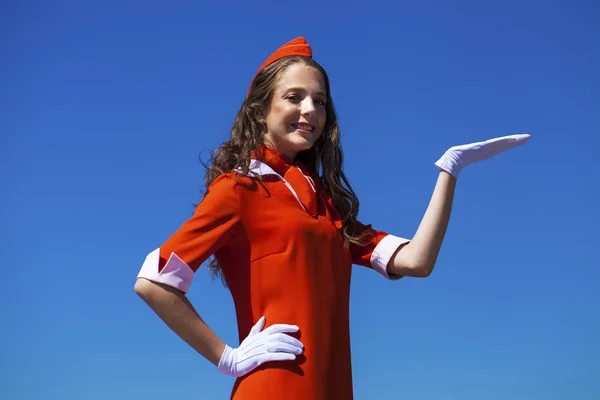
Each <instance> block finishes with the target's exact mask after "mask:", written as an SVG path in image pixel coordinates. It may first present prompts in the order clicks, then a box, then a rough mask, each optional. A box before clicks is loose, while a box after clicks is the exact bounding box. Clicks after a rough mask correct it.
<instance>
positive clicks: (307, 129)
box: [292, 122, 315, 133]
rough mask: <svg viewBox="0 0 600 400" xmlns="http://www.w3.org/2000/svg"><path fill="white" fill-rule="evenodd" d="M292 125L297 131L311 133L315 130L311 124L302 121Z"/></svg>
mask: <svg viewBox="0 0 600 400" xmlns="http://www.w3.org/2000/svg"><path fill="white" fill-rule="evenodd" d="M292 126H293V127H294V129H297V130H299V131H304V132H308V133H312V132H313V131H314V130H315V127H314V126H312V125H311V124H307V123H304V122H300V123H297V124H292Z"/></svg>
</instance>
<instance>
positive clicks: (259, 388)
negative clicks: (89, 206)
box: [139, 148, 408, 400]
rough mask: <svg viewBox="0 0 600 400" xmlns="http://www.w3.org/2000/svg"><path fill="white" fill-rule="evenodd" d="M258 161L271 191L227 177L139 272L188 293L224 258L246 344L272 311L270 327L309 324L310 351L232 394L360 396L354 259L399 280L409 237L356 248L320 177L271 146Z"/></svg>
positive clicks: (239, 383) (305, 336) (304, 329)
mask: <svg viewBox="0 0 600 400" xmlns="http://www.w3.org/2000/svg"><path fill="white" fill-rule="evenodd" d="M250 166H251V170H252V171H253V172H254V173H256V174H260V175H262V177H263V180H264V188H263V187H262V186H261V185H260V184H258V183H257V181H256V180H255V179H253V178H252V177H241V178H240V179H239V180H238V181H237V182H236V179H235V177H236V173H235V172H234V173H230V174H224V175H222V176H220V177H219V178H217V179H216V180H215V181H214V182H213V183H212V185H211V186H210V188H209V192H208V194H207V195H206V197H205V198H204V199H203V200H202V202H201V203H200V204H199V205H198V207H197V209H196V210H195V213H194V215H193V216H192V217H191V218H190V219H189V220H187V221H185V222H184V223H183V225H182V226H181V227H180V228H179V229H178V230H177V231H176V232H175V233H174V234H173V235H172V236H171V237H170V238H169V239H167V241H166V242H165V243H163V244H162V245H161V246H160V248H158V249H156V250H155V251H153V252H152V253H150V254H149V255H148V257H147V258H146V261H145V262H144V265H143V266H142V269H141V271H140V274H139V277H143V278H146V279H150V280H152V281H156V282H161V283H164V284H168V285H171V286H173V287H176V288H178V289H180V290H182V291H183V292H187V290H188V289H189V286H190V283H191V281H192V278H193V274H194V272H195V271H196V270H197V269H198V268H199V266H200V265H201V264H202V263H203V262H204V261H205V260H206V259H207V258H208V257H210V256H211V255H213V254H214V255H215V257H216V259H217V260H218V262H219V264H220V266H221V268H222V271H223V275H224V278H225V280H226V282H227V285H228V287H229V289H230V291H231V295H232V296H233V300H234V304H235V309H236V315H237V325H238V333H239V340H240V342H241V341H242V340H243V339H244V338H245V337H246V336H247V335H248V332H249V331H250V329H251V328H252V326H253V325H254V324H255V323H256V322H257V321H258V319H259V318H260V317H261V316H263V315H264V316H265V317H266V325H265V327H267V326H270V325H273V324H277V323H283V324H294V325H298V326H299V327H300V332H299V334H297V335H296V337H298V338H299V339H300V340H301V341H302V343H303V344H304V349H305V350H304V354H303V355H302V356H300V357H299V358H298V359H297V360H295V361H284V362H272V363H267V364H264V365H263V366H261V367H259V368H257V369H256V370H254V371H252V372H251V373H249V374H247V375H246V376H243V377H241V378H238V379H237V380H236V382H235V385H234V388H233V391H232V397H231V398H232V399H289V400H294V399H298V400H300V399H310V400H326V399H327V400H331V399H336V400H337V399H342V400H344V399H352V368H351V357H350V332H349V331H350V329H349V298H350V278H351V272H352V264H353V263H354V264H358V265H363V266H365V267H368V268H373V269H375V270H377V271H379V272H380V273H381V274H382V275H384V276H385V277H387V278H390V277H388V275H387V272H386V266H387V263H388V261H389V260H390V258H391V257H392V255H393V253H394V252H395V251H396V249H397V248H398V247H399V246H400V245H402V244H404V243H406V242H408V240H407V239H403V238H400V237H396V236H392V235H388V234H386V233H385V232H382V231H375V235H374V237H373V239H372V240H371V242H370V244H369V245H367V246H366V247H358V246H350V247H349V248H347V247H345V246H344V240H343V238H342V235H341V234H340V231H339V229H340V227H341V219H340V215H339V214H338V213H337V211H336V210H335V208H334V207H333V203H332V202H331V200H330V198H329V196H328V194H327V192H326V190H325V188H324V186H323V185H322V183H321V182H320V180H319V178H318V177H317V176H316V175H311V174H309V173H308V172H307V171H306V169H304V171H303V172H304V173H302V167H298V166H296V165H292V164H291V163H290V162H289V161H288V160H287V159H286V158H285V157H284V156H283V155H282V154H280V153H278V152H276V151H275V150H272V149H269V148H267V149H266V152H265V153H264V154H263V156H262V157H261V159H260V160H259V159H253V160H252V163H251V165H250ZM366 228H368V227H367V226H364V225H362V224H359V229H366ZM230 345H231V344H230ZM234 347H235V346H234Z"/></svg>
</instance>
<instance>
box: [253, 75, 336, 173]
mask: <svg viewBox="0 0 600 400" xmlns="http://www.w3.org/2000/svg"><path fill="white" fill-rule="evenodd" d="M326 104H327V93H326V87H325V80H324V79H323V76H322V75H321V73H320V72H319V70H317V69H316V68H314V67H309V66H307V65H304V64H301V63H296V64H293V65H291V66H289V67H288V68H287V69H286V70H285V72H284V73H283V74H282V76H281V79H280V80H279V82H278V84H277V86H276V87H275V90H274V92H273V98H272V100H271V105H270V109H269V113H268V114H267V118H266V122H267V132H266V133H265V135H264V139H265V144H267V145H269V146H271V147H273V148H274V149H275V150H277V151H279V152H280V153H282V154H283V155H285V156H286V157H288V158H289V159H290V160H292V161H293V160H294V159H295V158H296V154H297V153H298V152H299V151H302V150H308V149H310V148H311V147H312V146H313V145H314V144H315V142H316V141H317V139H318V138H319V137H320V136H321V134H322V133H323V128H324V126H325V121H326V119H327V109H326Z"/></svg>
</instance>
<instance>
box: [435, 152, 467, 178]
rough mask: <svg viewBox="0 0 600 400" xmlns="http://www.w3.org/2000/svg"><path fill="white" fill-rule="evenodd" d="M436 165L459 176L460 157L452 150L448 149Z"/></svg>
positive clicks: (456, 176)
mask: <svg viewBox="0 0 600 400" xmlns="http://www.w3.org/2000/svg"><path fill="white" fill-rule="evenodd" d="M435 166H436V167H438V168H439V169H441V170H442V171H446V172H447V173H449V174H451V175H452V176H454V177H455V178H458V174H460V168H461V167H460V159H459V158H458V157H456V155H455V154H454V153H452V152H451V151H450V150H448V151H446V152H445V153H444V155H443V156H442V157H440V159H439V160H437V161H436V162H435Z"/></svg>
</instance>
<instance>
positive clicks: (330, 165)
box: [204, 56, 372, 278]
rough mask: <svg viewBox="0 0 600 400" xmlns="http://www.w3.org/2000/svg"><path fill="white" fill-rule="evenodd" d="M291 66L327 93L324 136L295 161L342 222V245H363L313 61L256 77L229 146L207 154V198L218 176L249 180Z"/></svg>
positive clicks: (295, 59)
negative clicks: (302, 68)
mask: <svg viewBox="0 0 600 400" xmlns="http://www.w3.org/2000/svg"><path fill="white" fill-rule="evenodd" d="M296 63H303V64H305V65H308V66H310V67H313V68H316V69H317V70H318V71H320V72H321V74H322V75H323V79H324V81H325V86H326V90H327V106H326V113H327V117H326V121H325V126H324V128H323V133H322V134H321V136H320V137H319V139H318V140H317V141H316V142H315V144H314V145H313V146H312V147H311V148H310V149H309V150H304V151H300V152H299V153H298V154H297V155H296V159H297V160H298V161H300V162H302V163H303V164H304V165H306V166H307V167H309V168H311V169H312V170H313V171H315V172H316V173H318V174H319V175H320V176H321V180H322V181H323V184H324V186H325V187H326V189H327V191H328V193H329V196H330V197H331V200H332V201H333V205H334V206H335V208H336V210H337V211H338V212H339V213H340V215H341V216H342V228H341V233H342V235H343V238H344V241H345V243H346V245H349V244H351V243H352V244H357V245H364V244H366V239H367V236H368V235H370V234H372V232H371V231H369V230H366V231H363V232H359V233H357V232H355V226H356V222H357V221H356V218H357V215H358V209H359V201H358V197H357V196H356V194H355V193H354V190H353V189H352V187H351V185H350V183H349V182H348V179H347V178H346V176H345V175H344V172H343V170H342V166H343V154H342V148H341V143H340V130H339V127H338V120H337V116H336V113H335V108H334V105H333V99H332V98H331V90H330V84H329V77H328V76H327V73H326V72H325V69H324V68H323V67H322V66H321V65H319V64H318V63H317V62H316V61H314V60H313V59H312V58H308V57H300V56H292V57H285V58H282V59H280V60H278V61H275V62H274V63H272V64H270V65H269V66H268V67H266V68H265V69H263V70H262V71H261V72H259V73H258V74H257V75H256V77H255V78H254V80H253V82H252V85H251V87H250V91H249V93H248V96H247V97H246V99H245V100H244V103H243V104H242V106H241V108H240V110H239V111H238V113H237V115H236V117H235V120H234V122H233V127H232V128H231V136H230V139H229V141H227V142H225V143H223V144H222V145H221V146H219V147H218V148H217V149H215V150H214V151H213V152H212V154H211V158H210V163H209V166H208V171H207V172H206V175H205V177H204V183H205V186H206V192H208V189H209V186H210V185H211V183H212V182H213V181H214V180H215V179H216V178H217V177H218V176H220V175H221V174H224V173H229V172H232V171H233V170H235V169H238V168H239V169H240V170H241V171H242V175H246V174H248V172H249V164H250V155H251V153H252V152H253V151H258V150H259V147H260V145H262V144H263V135H264V133H266V132H267V125H266V116H267V114H268V112H269V107H270V104H271V100H272V98H273V93H274V91H275V88H276V86H277V84H278V83H279V80H280V78H281V76H282V75H283V73H284V72H285V71H286V70H287V69H288V68H289V67H290V66H291V65H293V64H296ZM209 270H210V271H211V272H212V273H213V275H214V276H221V268H220V266H219V264H218V262H217V261H216V259H214V258H213V259H212V260H211V261H210V263H209ZM221 278H222V276H221Z"/></svg>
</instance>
